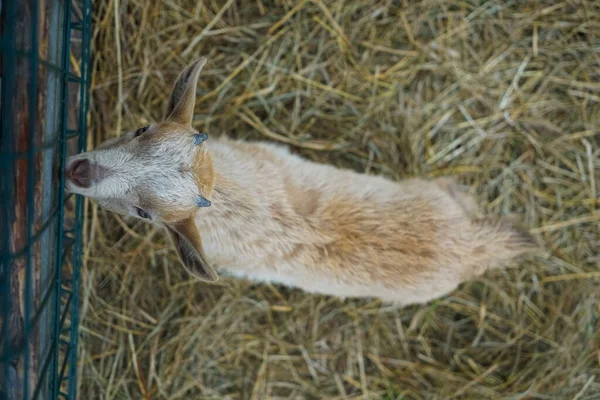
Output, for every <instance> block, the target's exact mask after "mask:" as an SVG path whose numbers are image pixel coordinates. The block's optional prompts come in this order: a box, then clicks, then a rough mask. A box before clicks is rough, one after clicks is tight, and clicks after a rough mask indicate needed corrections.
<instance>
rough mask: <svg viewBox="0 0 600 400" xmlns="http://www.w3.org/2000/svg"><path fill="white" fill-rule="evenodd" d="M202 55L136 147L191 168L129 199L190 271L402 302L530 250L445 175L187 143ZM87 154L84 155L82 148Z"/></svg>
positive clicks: (233, 144) (255, 147) (524, 239)
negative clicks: (366, 170)
mask: <svg viewBox="0 0 600 400" xmlns="http://www.w3.org/2000/svg"><path fill="white" fill-rule="evenodd" d="M202 65H203V62H197V63H194V64H192V65H190V66H189V67H188V68H186V70H184V72H182V74H181V75H180V77H179V78H178V81H177V83H176V84H175V87H174V90H173V94H172V96H171V99H170V101H169V104H170V106H169V110H170V111H169V117H168V118H167V121H165V122H163V123H159V124H156V125H154V126H153V127H152V128H151V129H149V131H148V133H147V135H148V136H147V138H144V139H143V140H139V142H140V143H141V144H140V146H142V147H140V150H138V151H148V152H150V153H152V154H153V157H154V159H153V161H152V159H150V158H148V160H146V161H144V162H147V163H152V162H154V163H161V165H164V166H165V167H164V168H162V169H159V170H157V171H156V172H154V175H152V174H149V176H148V177H147V178H146V179H148V180H150V181H152V180H153V179H154V178H153V177H154V176H156V177H159V176H162V175H161V174H163V172H162V171H165V172H164V173H171V174H173V176H177V171H176V170H175V167H171V166H169V161H168V159H163V158H162V157H163V156H161V154H162V153H158V155H157V154H156V152H155V151H154V152H153V150H152V149H154V148H156V147H161V146H167V147H169V146H171V143H173V146H175V145H176V144H175V143H177V145H178V146H181V151H182V152H194V153H193V154H192V155H191V156H190V157H188V158H189V162H188V164H186V165H182V166H180V168H181V169H182V171H180V172H181V173H183V174H185V172H186V171H185V170H188V171H192V172H193V174H192V175H193V180H190V181H189V182H188V181H186V182H188V183H186V185H187V186H185V187H180V188H179V189H176V188H174V187H171V186H169V185H170V183H169V180H165V179H163V180H161V182H163V183H161V185H163V186H160V185H159V186H160V187H156V185H155V186H151V185H149V186H148V187H147V188H146V189H144V190H145V191H144V192H143V193H142V195H140V196H138V197H139V198H140V199H141V198H144V199H145V201H147V202H149V203H150V204H149V206H148V207H149V208H150V209H151V210H153V215H155V216H156V217H155V218H156V219H154V218H153V220H154V222H156V223H159V224H163V225H166V227H167V230H168V232H169V234H170V235H171V238H172V239H173V243H174V245H175V248H176V249H177V251H178V254H179V255H180V258H181V260H182V262H183V263H184V265H185V266H186V268H187V269H188V270H189V271H190V272H191V273H192V274H194V275H195V276H197V277H198V278H199V279H202V280H205V281H214V280H216V279H217V275H216V272H215V270H218V271H220V272H223V273H227V274H230V275H233V276H238V277H244V278H249V279H253V280H256V281H262V282H274V283H281V284H284V285H288V286H292V287H298V288H301V289H303V290H306V291H309V292H317V293H324V294H330V295H336V296H341V297H378V298H382V299H384V300H388V301H393V302H397V303H401V304H410V303H417V302H425V301H428V300H431V299H433V298H436V297H439V296H442V295H444V294H447V293H449V292H450V291H452V290H453V289H455V288H456V286H457V285H458V284H460V283H461V282H464V281H465V280H468V279H471V278H473V277H476V276H478V275H479V274H481V273H483V272H484V271H486V270H487V269H489V268H492V267H496V266H502V265H505V264H506V263H509V262H510V261H511V260H513V259H515V258H516V257H519V256H521V255H525V254H528V253H530V252H531V251H533V250H535V249H536V244H535V242H534V241H533V239H531V237H530V236H529V235H528V234H527V232H526V231H525V230H523V229H522V228H520V227H518V225H517V224H516V223H515V221H513V220H510V219H507V218H499V219H479V217H478V213H479V212H478V210H477V207H476V203H475V201H474V199H473V198H472V196H471V195H469V194H468V193H467V192H465V191H464V190H462V189H461V188H460V187H459V186H458V185H457V184H456V183H455V182H454V180H452V179H450V178H438V179H434V180H424V179H410V180H405V181H402V182H392V181H389V180H387V179H384V178H382V177H376V176H367V175H363V174H358V173H355V172H352V171H348V170H341V169H337V168H334V167H332V166H327V165H322V164H316V163H313V162H310V161H307V160H305V159H302V158H300V157H298V156H296V155H293V154H291V153H290V152H289V150H288V149H287V148H286V147H283V146H279V145H274V144H270V143H248V142H241V141H233V140H230V139H228V138H226V137H221V138H219V139H212V138H211V139H209V140H208V141H207V142H205V143H203V144H201V145H200V146H191V145H189V143H191V142H188V141H187V140H188V139H187V137H190V138H191V135H193V134H194V130H193V129H192V128H191V125H190V124H191V120H192V116H193V102H194V100H195V85H196V82H197V75H198V74H199V69H200V68H201V66H202ZM145 135H146V134H145ZM190 140H191V139H190ZM123 143H125V142H123ZM181 143H183V144H181ZM111 146H117V147H115V148H119V147H118V146H125V144H111ZM115 152H116V153H118V152H117V151H116V150H115ZM164 153H165V154H168V153H169V151H166V150H165V152H164ZM186 154H187V153H186ZM190 154H191V153H190ZM79 157H86V156H81V155H80V156H79ZM87 157H90V159H95V158H94V157H93V152H92V155H90V156H87ZM164 157H167V155H165V156H164ZM177 158H178V159H180V158H181V159H184V160H185V159H188V158H185V157H183V158H182V157H179V156H178V157H177ZM178 162H181V161H178ZM148 165H152V164H148ZM109 179H110V178H109ZM107 187H108V186H107ZM75 189H76V190H74V191H77V188H75ZM174 190H181V191H184V192H186V193H187V192H190V193H193V192H197V193H198V194H199V195H202V196H204V197H206V198H207V199H210V201H211V202H212V206H211V207H203V208H194V206H193V203H192V202H189V201H188V200H187V197H185V196H181V200H178V201H171V200H170V199H169V198H166V199H165V197H164V196H162V195H161V194H162V193H165V192H167V193H171V192H173V191H174ZM153 191H154V192H153ZM147 192H148V193H147ZM82 194H87V195H90V194H89V193H82ZM91 197H94V196H91ZM97 197H99V198H101V196H100V195H98V196H97ZM102 201H104V200H102ZM165 201H166V202H168V203H169V205H168V206H166V205H164V204H163V202H165ZM101 204H102V203H101Z"/></svg>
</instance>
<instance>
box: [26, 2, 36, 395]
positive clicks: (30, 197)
mask: <svg viewBox="0 0 600 400" xmlns="http://www.w3.org/2000/svg"><path fill="white" fill-rule="evenodd" d="M38 8H39V4H38V2H37V1H36V0H34V1H33V7H32V10H31V49H30V53H29V148H28V149H27V244H26V246H27V247H26V249H27V250H26V254H25V257H26V258H25V312H24V320H25V321H24V323H23V325H24V334H25V352H24V353H23V358H24V365H25V367H24V373H23V398H24V399H25V400H29V386H30V385H31V384H32V383H33V384H36V383H37V382H30V378H31V377H30V373H31V371H30V370H31V367H32V366H31V360H32V359H33V357H35V355H34V354H31V308H32V293H31V281H32V279H33V274H32V271H31V270H32V265H31V264H32V250H33V246H34V243H33V242H32V237H33V225H34V224H35V127H36V116H37V105H38V102H37V100H38V93H37V91H38V58H39V54H38V52H39V41H38V40H39V38H38V26H39V21H38V12H39V10H38Z"/></svg>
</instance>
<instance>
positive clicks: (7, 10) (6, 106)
mask: <svg viewBox="0 0 600 400" xmlns="http://www.w3.org/2000/svg"><path fill="white" fill-rule="evenodd" d="M1 12H2V43H1V46H2V47H1V48H2V71H3V77H2V82H1V83H2V104H1V107H2V114H1V115H0V118H1V125H2V130H1V131H0V167H1V168H0V170H2V174H0V194H1V196H2V199H3V203H4V204H3V206H2V207H0V212H1V213H2V218H1V220H0V225H1V228H2V236H1V237H2V244H1V246H2V248H1V262H0V267H1V268H0V277H1V279H2V281H1V282H0V287H1V288H2V290H1V291H0V298H1V299H2V316H3V320H2V337H1V342H2V352H1V358H0V367H1V368H2V371H0V372H1V373H2V381H3V382H4V387H3V388H2V389H3V390H4V393H2V394H3V397H5V398H6V399H7V400H12V399H15V398H16V385H17V376H16V370H15V369H14V368H13V367H12V365H11V361H12V358H13V354H11V343H10V336H11V334H10V333H11V329H10V328H11V327H10V324H11V321H10V319H9V317H10V315H11V293H10V289H11V279H10V278H11V276H10V274H11V266H12V261H13V260H12V256H11V251H12V249H11V238H12V222H13V220H14V204H13V203H14V193H13V184H12V179H13V176H14V164H13V163H14V157H13V154H14V146H13V132H14V130H13V125H14V120H13V116H14V113H13V109H12V105H13V99H14V90H15V66H16V49H15V26H14V23H12V21H14V20H15V19H16V13H17V10H16V1H8V2H7V3H5V2H3V4H2V11H1ZM3 400H4V399H3Z"/></svg>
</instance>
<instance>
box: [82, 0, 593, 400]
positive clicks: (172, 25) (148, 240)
mask: <svg viewBox="0 0 600 400" xmlns="http://www.w3.org/2000/svg"><path fill="white" fill-rule="evenodd" d="M199 55H204V56H207V57H208V59H209V62H208V64H207V66H206V67H205V69H204V71H203V73H202V78H201V83H200V86H199V89H198V90H199V102H198V104H197V107H196V120H195V126H196V127H197V128H198V129H199V130H202V131H204V132H208V133H209V134H210V135H211V136H212V137H217V136H219V135H222V134H225V133H226V134H228V135H231V136H233V137H238V138H245V139H248V140H271V141H276V142H281V143H287V144H290V145H291V147H292V149H293V151H294V152H297V153H299V154H301V155H303V156H305V157H307V158H309V159H311V160H315V161H319V162H323V163H330V164H334V165H337V166H340V167H346V168H352V169H354V170H357V171H363V172H365V173H369V174H379V175H384V176H387V177H389V178H390V179H402V178H404V177H410V176H425V177H432V176H440V175H456V176H458V177H459V178H460V180H461V182H463V183H464V184H468V185H471V186H472V188H473V191H474V193H476V196H477V199H478V201H479V202H480V204H481V205H482V207H483V208H484V209H485V212H486V213H488V214H492V215H501V214H506V213H509V212H516V213H520V214H522V215H523V220H524V222H525V223H526V224H527V225H528V226H530V227H531V228H532V231H533V233H534V234H535V235H537V236H538V237H539V239H540V241H541V242H542V243H543V244H544V246H545V248H546V250H547V251H546V254H545V255H543V256H540V257H536V258H534V259H532V260H529V261H525V262H522V263H518V264H515V265H513V266H512V268H508V269H506V270H499V271H494V272H490V273H487V274H486V275H485V276H484V277H482V278H481V279H479V280H477V281H472V282H468V283H466V284H464V285H462V286H461V288H460V289H459V290H457V291H456V292H454V293H452V294H451V295H449V296H447V297H445V298H443V299H440V300H438V301H434V302H432V303H430V304H427V305H421V306H413V307H408V308H405V309H393V308H390V307H386V306H385V305H382V304H381V303H380V302H378V301H366V300H361V301H358V300H346V301H341V300H338V299H335V298H330V297H326V296H311V295H306V294H303V293H301V292H299V291H297V290H290V289H285V288H282V287H279V286H267V285H253V284H251V283H248V282H243V281H235V280H228V279H223V280H222V281H220V282H219V284H218V285H215V286H210V285H205V284H201V283H197V282H195V281H193V280H190V277H189V276H188V275H187V274H186V273H185V272H184V271H183V269H182V268H181V267H180V266H179V264H178V263H177V260H176V256H175V254H174V252H173V251H172V250H171V248H170V247H169V245H168V244H167V242H166V241H165V237H164V236H163V235H162V233H161V232H158V231H156V230H155V229H154V228H152V227H151V226H149V225H147V224H145V223H143V222H138V221H133V220H131V221H129V220H123V219H121V218H119V217H118V216H116V215H113V214H111V213H108V212H105V211H102V210H100V209H98V208H97V207H95V206H94V205H93V204H89V206H88V213H87V219H86V236H87V247H86V249H85V257H84V258H85V259H84V261H85V267H84V271H83V289H82V293H83V295H84V299H83V301H82V338H81V359H80V366H79V368H80V379H79V385H80V387H79V394H80V397H81V398H82V399H83V398H85V399H94V398H111V399H112V398H118V399H141V398H143V399H151V398H152V399H197V398H215V399H221V398H222V399H225V398H227V399H268V398H291V399H317V398H329V399H334V398H336V399H352V398H364V399H483V398H494V399H496V398H506V399H549V398H556V399H575V398H577V399H579V400H582V399H598V398H600V397H599V396H600V376H598V374H599V373H600V332H599V328H600V322H599V321H598V314H599V312H600V308H599V305H598V297H599V295H600V288H599V282H600V269H599V268H598V265H600V256H599V249H600V197H599V193H600V126H599V124H600V2H598V1H593V0H587V1H585V0H570V1H541V0H531V1H509V0H497V1H485V0H469V1H459V0H439V1H432V0H428V1H393V0H389V1H385V0H384V1H366V0H345V1H324V0H323V1H321V0H310V1H306V0H301V1H299V2H295V1H291V0H277V1H267V0H243V1H235V0H229V1H213V0H207V1H192V0H181V1H173V0H171V1H163V2H155V1H149V0H108V1H104V2H96V3H95V34H94V70H93V92H92V96H93V107H92V118H91V128H92V132H93V134H94V135H95V139H94V141H95V142H96V143H97V142H99V141H101V140H104V139H106V138H108V137H112V136H115V135H118V134H119V133H120V132H121V131H123V130H125V129H133V128H137V127H140V126H143V125H144V124H146V123H147V122H151V121H155V120H157V119H160V118H161V117H162V115H163V112H164V104H165V97H166V95H167V93H168V91H169V89H170V86H171V84H172V82H173V80H174V79H175V77H176V75H177V73H178V72H179V70H180V69H181V68H182V67H183V66H184V65H185V64H186V63H187V62H189V61H190V60H192V59H193V58H196V57H198V56H199Z"/></svg>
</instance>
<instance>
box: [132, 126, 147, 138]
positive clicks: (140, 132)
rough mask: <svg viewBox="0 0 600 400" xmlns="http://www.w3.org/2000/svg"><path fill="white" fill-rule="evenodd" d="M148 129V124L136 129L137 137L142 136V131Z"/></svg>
mask: <svg viewBox="0 0 600 400" xmlns="http://www.w3.org/2000/svg"><path fill="white" fill-rule="evenodd" d="M147 130H148V127H147V126H144V127H143V128H140V129H138V130H137V131H135V137H138V136H140V135H141V134H142V133H144V132H146V131H147Z"/></svg>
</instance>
